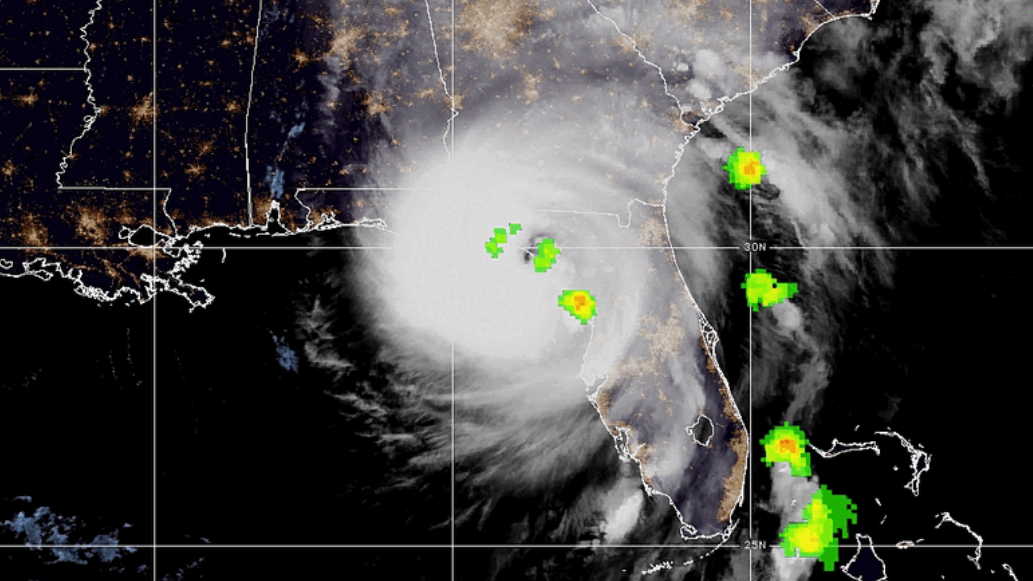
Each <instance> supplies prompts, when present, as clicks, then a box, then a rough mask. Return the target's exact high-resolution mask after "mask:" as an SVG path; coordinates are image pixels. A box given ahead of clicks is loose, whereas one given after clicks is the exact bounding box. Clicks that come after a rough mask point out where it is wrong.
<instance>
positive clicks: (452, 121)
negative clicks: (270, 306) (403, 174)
mask: <svg viewBox="0 0 1033 581" xmlns="http://www.w3.org/2000/svg"><path fill="white" fill-rule="evenodd" d="M451 11H452V31H451V37H452V38H451V43H452V48H451V51H450V53H449V60H450V61H451V65H452V70H451V71H450V73H451V74H450V78H449V81H450V85H451V90H450V91H449V98H450V99H451V100H452V102H451V107H450V109H451V110H450V111H449V120H448V129H449V130H450V131H451V133H450V135H449V141H450V142H451V145H452V147H451V150H450V151H449V152H448V185H449V187H450V188H454V187H455V171H456V163H455V160H456V2H455V0H452V6H451ZM451 245H452V232H451V230H449V246H451ZM453 260H454V258H453V257H452V253H449V262H450V263H451V262H452V261H453ZM449 272H452V266H451V264H449ZM454 290H455V289H454V288H453V291H454ZM451 408H452V409H451V413H452V464H451V470H452V473H451V478H450V482H451V488H452V490H451V493H452V494H451V496H452V505H451V514H450V515H449V516H450V520H451V525H452V526H451V529H452V547H451V549H450V550H451V558H450V563H451V579H452V581H455V579H456V332H455V326H454V325H453V327H452V402H451Z"/></svg>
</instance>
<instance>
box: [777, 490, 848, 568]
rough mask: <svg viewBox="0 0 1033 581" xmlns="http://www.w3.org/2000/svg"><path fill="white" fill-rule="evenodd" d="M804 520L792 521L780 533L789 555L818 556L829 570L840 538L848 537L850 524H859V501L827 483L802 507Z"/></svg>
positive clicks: (835, 558)
mask: <svg viewBox="0 0 1033 581" xmlns="http://www.w3.org/2000/svg"><path fill="white" fill-rule="evenodd" d="M803 519H804V522H792V523H789V524H788V525H786V528H785V529H784V530H783V531H782V532H781V533H779V537H780V538H781V542H780V545H781V547H782V549H783V550H784V551H785V556H786V557H795V556H797V555H798V556H800V557H811V558H813V557H817V558H818V560H819V561H821V563H822V565H823V566H824V568H825V570H826V571H831V570H832V569H833V568H834V567H835V565H836V562H837V561H839V539H837V538H836V535H837V534H839V536H840V538H842V539H846V538H848V537H849V532H848V530H847V527H848V525H849V524H850V523H853V524H855V525H856V524H857V505H856V504H854V503H853V502H851V500H850V499H849V498H847V497H846V496H844V495H842V494H833V493H832V491H830V490H829V489H828V488H826V487H825V485H824V484H822V485H821V487H820V488H819V489H818V490H817V491H816V492H815V493H814V495H813V496H812V497H811V502H810V503H809V504H808V505H807V506H806V507H804V509H803Z"/></svg>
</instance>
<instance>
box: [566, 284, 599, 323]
mask: <svg viewBox="0 0 1033 581" xmlns="http://www.w3.org/2000/svg"><path fill="white" fill-rule="evenodd" d="M559 305H560V306H561V307H563V308H564V310H566V311H567V312H568V313H570V315H571V316H572V317H574V318H575V319H577V320H579V321H581V324H582V325H587V324H588V320H589V319H591V318H592V317H594V316H595V297H593V296H592V295H591V294H589V292H588V291H586V290H565V291H563V292H562V293H560V296H559Z"/></svg>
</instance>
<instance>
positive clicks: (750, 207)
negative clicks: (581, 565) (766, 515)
mask: <svg viewBox="0 0 1033 581" xmlns="http://www.w3.org/2000/svg"><path fill="white" fill-rule="evenodd" d="M749 3H750V11H749V13H750V17H749V26H748V29H749V34H748V38H749V46H748V48H749V55H750V56H749V63H748V68H747V71H746V72H747V74H746V78H747V81H748V83H749V93H747V97H748V101H749V121H748V127H749V129H748V132H749V144H748V147H749V150H750V151H751V152H752V151H753V0H749ZM748 212H749V219H748V222H749V230H750V231H749V241H750V242H751V245H750V248H748V249H747V250H748V251H749V270H748V271H747V272H748V273H749V272H753V247H752V242H753V184H752V183H751V184H750V193H749V201H748ZM746 312H747V315H748V316H749V317H750V326H749V336H750V338H749V347H748V350H747V358H748V360H749V362H748V365H749V368H748V370H747V374H748V379H747V381H748V384H749V396H748V398H749V399H748V407H749V411H750V417H749V418H748V419H747V420H746V421H747V424H748V425H747V433H748V434H749V436H748V440H747V442H746V457H747V458H748V459H750V460H753V439H754V433H753V312H752V311H751V310H747V311H746ZM746 470H748V471H749V479H748V480H749V490H750V493H749V494H750V497H749V499H748V500H747V502H748V503H749V505H748V506H749V509H748V520H749V525H748V526H749V535H748V536H747V538H748V539H752V538H753V467H752V466H750V465H749V462H747V464H746ZM752 557H753V553H752V551H751V552H749V553H748V554H747V556H746V559H747V566H748V569H749V572H750V573H749V578H750V581H753V559H752Z"/></svg>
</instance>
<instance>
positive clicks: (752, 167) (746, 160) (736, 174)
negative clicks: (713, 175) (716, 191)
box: [721, 147, 768, 190]
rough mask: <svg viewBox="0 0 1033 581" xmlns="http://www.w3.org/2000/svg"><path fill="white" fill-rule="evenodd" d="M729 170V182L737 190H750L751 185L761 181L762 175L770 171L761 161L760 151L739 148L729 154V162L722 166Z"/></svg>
mask: <svg viewBox="0 0 1033 581" xmlns="http://www.w3.org/2000/svg"><path fill="white" fill-rule="evenodd" d="M721 169H723V170H725V171H727V172H728V183H730V184H732V185H733V186H735V189H737V190H748V189H750V186H755V185H757V184H759V183H760V177H761V176H763V175H765V174H767V173H768V168H766V167H764V166H763V165H761V163H760V152H757V151H743V148H741V147H740V148H738V149H736V150H735V152H734V153H732V155H729V156H728V163H726V164H725V165H723V166H721Z"/></svg>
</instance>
